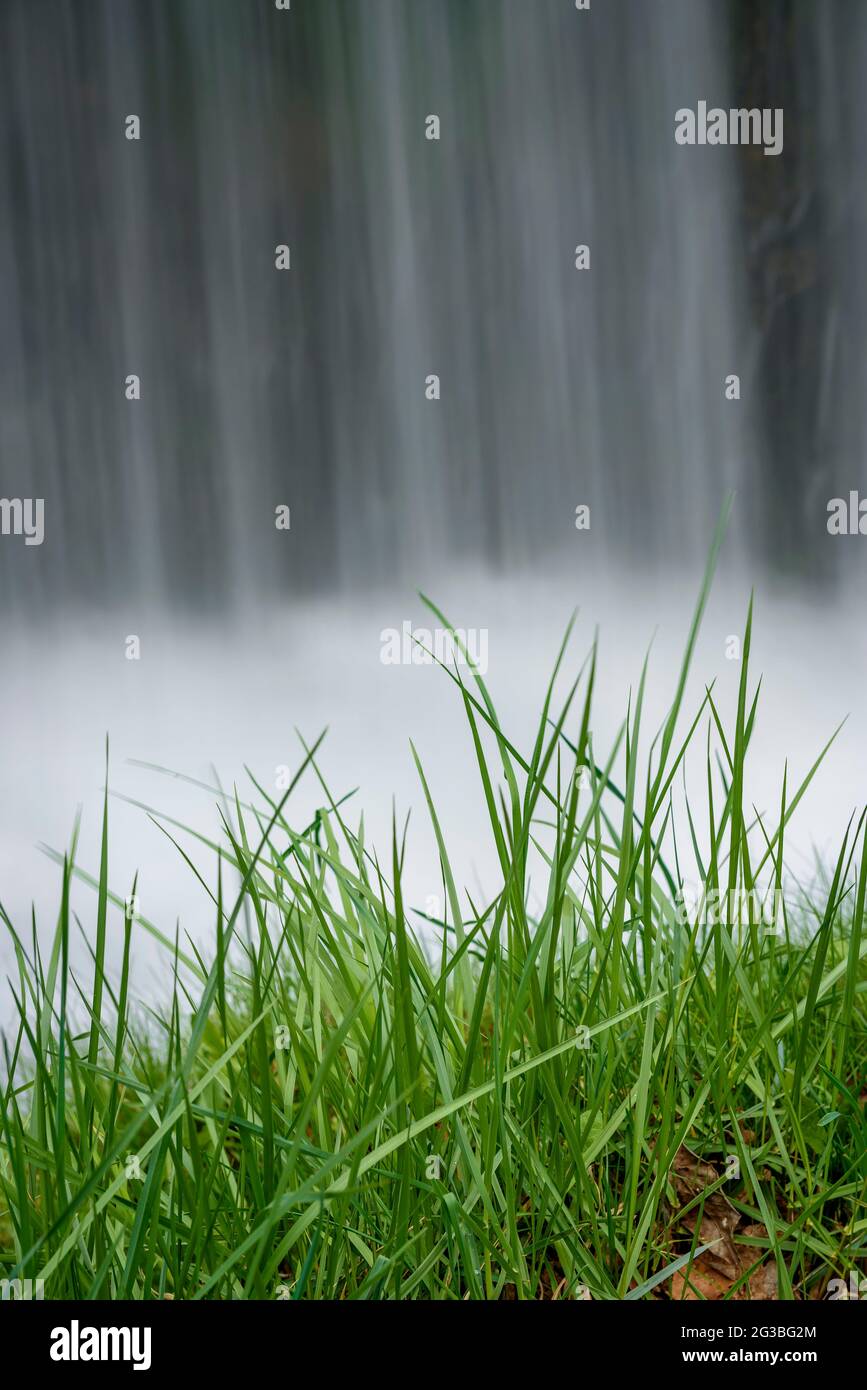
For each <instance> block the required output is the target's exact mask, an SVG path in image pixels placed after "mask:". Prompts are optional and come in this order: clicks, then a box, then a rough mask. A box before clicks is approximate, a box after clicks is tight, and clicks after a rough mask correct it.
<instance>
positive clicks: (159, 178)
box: [0, 0, 758, 608]
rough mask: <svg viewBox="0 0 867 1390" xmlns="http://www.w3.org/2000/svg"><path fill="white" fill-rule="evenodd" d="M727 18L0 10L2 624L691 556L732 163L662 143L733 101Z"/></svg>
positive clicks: (732, 194)
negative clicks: (577, 525) (72, 611)
mask: <svg viewBox="0 0 867 1390" xmlns="http://www.w3.org/2000/svg"><path fill="white" fill-rule="evenodd" d="M725 18H726V16H725V7H720V6H719V5H718V4H717V3H715V0H661V3H659V4H650V3H648V0H617V3H607V4H603V3H598V4H594V6H593V8H592V10H591V12H589V13H581V12H577V11H576V10H575V9H574V6H572V5H571V4H570V3H567V0H533V3H532V4H531V3H528V0H431V2H430V3H425V4H418V3H416V0H315V3H314V0H308V3H307V4H305V3H304V0H296V3H295V4H294V5H293V8H292V10H291V11H289V12H278V11H276V10H275V8H274V6H273V5H272V4H271V0H88V3H87V4H86V5H83V4H79V3H76V0H3V3H2V5H0V136H2V148H0V495H2V496H6V497H33V496H39V497H44V499H45V508H46V511H45V515H46V539H45V543H44V545H43V546H42V547H39V548H37V547H31V548H26V547H24V545H23V543H22V541H21V539H20V538H3V540H2V541H0V583H2V585H3V589H4V592H5V594H6V596H7V600H8V602H9V603H10V604H11V606H12V607H13V608H15V607H16V606H19V605H21V604H22V603H25V602H26V601H27V600H28V599H32V598H33V597H34V596H35V597H37V598H38V599H40V600H41V602H42V603H44V604H45V605H47V606H50V607H56V606H57V605H58V604H60V603H61V602H65V601H67V600H69V599H71V598H73V597H80V598H83V599H87V600H90V601H92V600H96V599H97V598H100V597H103V596H108V597H109V598H127V599H139V598H142V597H147V598H152V599H155V600H157V601H159V602H162V603H166V604H169V605H175V604H179V603H181V604H182V603H186V602H188V601H194V602H196V603H210V604H213V605H215V606H222V605H226V604H229V603H244V602H249V601H252V600H255V599H260V598H267V597H272V596H279V595H281V594H295V593H299V592H304V591H312V590H318V589H323V588H325V589H328V588H346V587H348V586H354V585H356V584H359V583H362V584H363V583H368V582H376V581H385V580H389V579H390V578H392V577H394V576H400V577H404V578H405V577H409V578H410V579H412V580H417V579H418V580H421V579H423V578H424V577H426V576H427V575H428V574H430V573H433V572H436V570H437V569H438V568H442V567H449V566H452V565H453V564H455V563H460V562H464V561H467V562H475V561H480V562H482V563H484V564H485V565H487V566H490V567H493V568H494V569H497V568H503V569H506V568H508V569H514V568H516V567H518V568H519V567H521V566H522V565H525V564H526V565H533V566H534V567H538V566H539V565H543V564H544V563H545V562H546V561H547V560H548V559H549V558H551V557H555V556H557V555H558V554H562V555H563V556H564V557H565V559H566V561H567V563H568V560H569V557H570V555H572V556H574V555H575V554H576V550H575V547H576V545H581V546H582V547H583V550H582V552H581V553H582V555H583V557H584V558H585V559H588V558H589V559H591V560H592V562H593V564H594V565H599V566H601V565H604V564H606V563H608V562H612V563H620V562H622V560H623V558H624V557H625V556H630V557H631V558H632V559H634V560H635V561H636V562H638V563H643V564H652V565H656V564H660V563H663V564H664V563H665V562H666V561H667V560H668V559H670V558H671V557H672V556H681V555H682V556H685V557H688V558H696V557H698V556H700V555H701V554H703V552H704V549H705V546H706V543H707V537H708V535H709V532H710V528H711V527H712V524H713V521H714V519H715V517H716V515H717V513H718V510H719V506H720V502H721V499H722V497H723V495H724V493H725V491H726V489H727V488H728V487H731V486H733V485H734V486H738V485H739V484H740V482H741V480H742V477H743V475H744V473H745V472H747V473H750V472H755V470H756V468H757V466H758V462H757V459H756V457H755V453H754V450H753V446H752V445H751V443H750V430H751V427H750V425H749V413H748V411H747V410H745V409H743V410H742V409H740V408H739V407H738V406H737V405H733V404H732V403H730V402H727V401H726V400H725V397H724V383H725V378H726V376H727V375H728V374H729V373H730V372H735V371H738V370H739V369H740V366H739V364H740V363H741V362H742V361H743V360H744V358H745V355H746V352H747V347H746V345H747V344H748V343H749V341H750V339H749V334H748V332H747V325H746V323H745V315H746V307H745V305H746V292H745V285H742V284H741V276H742V273H743V268H742V267H741V266H740V264H739V260H738V256H737V237H738V218H739V207H738V202H739V192H738V187H737V181H738V176H737V166H736V158H737V156H736V153H735V152H734V151H726V152H723V151H707V150H697V149H683V148H680V147H678V146H677V145H676V144H675V141H674V135H673V131H674V113H675V110H676V109H677V108H678V107H681V106H694V105H695V103H696V101H697V100H698V99H699V98H704V99H707V100H708V101H709V102H710V103H719V104H723V105H728V104H729V71H728V67H729V65H728V58H727V54H728V35H727V32H726V23H725ZM129 114H135V115H138V116H139V117H140V119H141V139H140V141H130V140H127V139H126V138H125V121H126V118H127V116H128V115H129ZM432 114H434V115H437V116H438V117H439V119H440V121H441V139H440V140H439V141H438V142H434V141H428V140H427V139H426V138H425V122H426V118H427V117H428V116H429V115H432ZM708 156H710V157H708ZM280 244H287V245H289V246H290V248H291V258H292V263H291V270H289V271H287V272H280V271H278V270H277V269H276V268H275V247H276V246H278V245H280ZM579 244H586V245H588V246H589V248H590V254H591V269H590V270H589V271H579V270H577V269H576V267H575V248H576V246H577V245H579ZM131 374H135V375H138V376H140V378H141V400H140V401H129V400H127V399H126V395H125V381H126V378H127V377H128V376H129V375H131ZM434 374H435V375H437V376H439V378H440V380H441V391H442V398H441V399H440V400H439V401H429V400H428V399H426V394H425V383H426V379H427V378H428V377H429V376H431V375H434ZM745 422H746V423H745ZM751 451H752V452H751ZM284 503H285V504H288V505H289V506H290V507H291V515H292V530H291V534H290V535H286V534H285V533H281V532H278V531H277V530H276V528H275V525H274V509H275V507H276V506H278V505H280V504H284ZM581 503H586V504H589V505H590V506H591V509H592V527H591V531H590V533H589V534H588V535H587V536H586V537H584V536H582V537H581V539H580V541H579V540H576V533H575V529H574V514H575V508H576V506H577V505H579V504H581Z"/></svg>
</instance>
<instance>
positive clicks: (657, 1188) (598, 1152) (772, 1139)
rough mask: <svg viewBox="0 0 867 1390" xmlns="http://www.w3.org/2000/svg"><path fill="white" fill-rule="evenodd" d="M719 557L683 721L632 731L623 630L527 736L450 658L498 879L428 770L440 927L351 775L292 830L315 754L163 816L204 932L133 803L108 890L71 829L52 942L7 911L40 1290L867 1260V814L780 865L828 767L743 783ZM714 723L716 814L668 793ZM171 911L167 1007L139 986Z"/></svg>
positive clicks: (424, 794) (652, 1276)
mask: <svg viewBox="0 0 867 1390" xmlns="http://www.w3.org/2000/svg"><path fill="white" fill-rule="evenodd" d="M710 568H712V566H711V567H709V572H708V577H707V579H706V582H705V586H704V588H703V590H702V594H701V596H700V600H699V603H698V608H697V611H696V617H695V624H694V626H693V629H692V631H691V633H690V634H689V638H688V641H687V644H686V651H685V656H684V662H683V667H682V669H681V671H680V672H679V673H676V675H675V678H674V681H673V696H672V703H671V708H670V713H669V715H668V717H667V719H666V721H665V723H664V725H663V727H662V728H661V729H658V730H651V731H650V733H649V734H648V733H647V731H645V729H644V728H643V727H642V708H643V690H644V681H643V678H642V681H641V683H640V685H639V688H638V689H637V690H636V691H635V692H634V693H633V695H632V697H631V699H630V702H629V707H628V710H627V711H626V712H625V719H624V723H623V727H622V730H621V733H620V737H619V739H618V740H617V741H616V744H615V746H614V747H613V748H611V749H608V750H607V751H606V754H605V757H604V759H600V758H599V756H598V754H597V750H595V749H594V746H593V740H592V726H593V708H594V705H593V696H594V684H595V675H596V653H595V650H591V651H590V652H589V653H588V655H587V657H586V659H585V660H584V661H583V663H582V664H581V666H580V670H579V671H578V674H577V679H576V680H575V683H574V685H573V686H572V687H571V688H570V689H569V690H568V694H567V695H566V696H565V698H563V699H562V700H561V703H560V704H559V705H555V704H554V699H553V692H554V690H555V688H560V686H561V685H562V680H563V675H564V672H565V670H566V668H567V666H568V663H569V662H570V661H571V659H572V658H571V655H570V652H569V647H568V646H567V645H566V644H564V648H563V650H562V651H561V652H560V654H559V657H558V660H557V663H556V669H555V672H554V676H553V677H552V682H551V687H550V688H549V693H548V698H547V700H546V702H545V707H544V709H543V710H542V711H541V714H540V719H539V726H538V736H537V738H536V740H535V743H534V745H533V747H532V748H526V749H524V750H521V751H519V749H518V748H516V747H515V746H514V745H513V743H512V742H511V741H510V739H509V736H508V731H507V730H505V729H503V728H501V726H500V723H499V721H498V718H497V714H496V709H495V705H494V702H493V699H492V697H491V694H490V693H489V691H488V689H487V687H486V685H485V683H484V681H483V680H482V679H481V678H478V677H476V676H474V675H473V673H472V672H467V670H466V669H465V668H464V669H463V671H462V670H461V669H460V668H455V670H453V671H451V672H448V671H444V672H443V675H442V679H451V680H452V681H454V684H455V698H456V699H459V700H461V701H462V702H463V705H464V708H465V711H466V719H467V748H468V750H469V755H470V757H471V759H472V764H473V768H474V774H473V775H475V776H477V777H478V778H479V779H481V786H482V788H483V791H484V798H485V803H486V805H487V810H488V813H489V818H490V833H491V836H492V837H493V843H494V845H495V847H496V852H497V855H498V860H499V865H500V870H501V880H502V881H501V885H500V887H499V891H498V892H497V893H496V894H495V896H494V897H493V898H492V900H491V901H488V902H484V903H480V902H476V901H474V899H473V897H471V896H470V895H469V894H467V893H465V892H462V891H461V890H460V888H459V885H457V884H456V883H455V882H454V879H453V876H452V873H451V870H450V867H449V857H448V826H441V825H440V824H439V822H438V819H437V815H436V810H435V807H434V805H433V802H432V799H431V796H430V794H429V789H428V785H427V782H426V779H425V774H424V769H423V768H422V767H421V766H420V765H419V767H418V773H419V786H420V797H421V800H422V803H423V804H424V805H426V807H427V812H428V814H429V815H430V817H431V820H432V823H433V827H434V831H435V835H436V842H437V844H438V846H439V870H440V874H439V876H440V878H441V882H442V899H441V901H442V908H441V911H439V912H438V913H433V914H432V913H430V912H428V914H427V917H428V920H427V921H426V923H424V924H423V925H422V929H421V930H420V929H419V926H420V918H421V914H419V913H418V912H415V911H413V910H412V905H410V904H408V903H406V902H405V901H404V896H403V893H402V887H401V883H402V870H403V863H404V856H405V854H406V853H407V852H408V850H407V841H406V833H405V827H399V826H398V825H397V824H395V828H394V835H393V842H392V844H391V846H390V848H389V852H388V854H387V856H385V857H379V856H378V855H377V853H376V851H375V850H374V848H373V847H371V846H369V845H368V844H367V843H366V841H365V835H364V827H363V822H361V823H358V822H357V820H353V821H352V822H350V813H349V803H345V802H344V803H341V802H339V801H338V800H337V799H336V798H334V797H332V795H331V793H330V791H329V790H328V788H327V787H326V786H325V784H324V782H323V781H322V780H321V778H320V785H321V789H322V809H321V810H320V811H319V812H318V813H317V815H316V817H315V819H314V820H313V822H312V823H311V824H308V825H306V826H303V825H302V826H295V825H293V822H292V814H291V813H292V805H293V792H294V790H295V787H296V786H297V784H298V782H299V780H300V779H301V777H302V776H303V777H307V778H309V777H318V776H319V773H318V767H317V761H316V759H317V750H318V745H314V746H312V747H310V748H309V749H306V750H305V751H304V754H303V758H302V761H301V764H300V766H299V768H298V771H297V775H296V777H295V779H294V781H293V783H292V786H290V787H289V788H288V790H287V791H286V793H285V795H282V794H281V797H280V799H279V800H277V799H276V798H275V797H273V796H271V795H269V793H268V792H267V791H266V790H265V789H263V788H262V787H261V786H259V785H258V784H256V783H253V784H252V786H253V791H252V794H251V796H250V797H249V798H245V799H243V800H242V799H241V796H240V795H239V794H236V795H235V796H234V798H225V797H221V798H220V802H219V804H220V808H221V816H222V839H221V841H220V842H219V843H217V842H216V841H211V840H209V839H208V838H206V837H204V836H201V835H194V834H193V832H187V833H182V832H181V831H179V830H175V829H174V828H173V827H171V826H169V827H168V828H169V830H170V832H171V833H172V834H175V835H177V838H178V844H179V851H180V852H183V853H184V854H186V855H189V860H190V872H191V873H192V872H198V873H199V874H200V876H201V880H202V901H203V910H204V911H207V912H208V913H209V914H210V916H211V918H212V920H213V938H212V947H211V950H210V952H209V954H208V955H207V956H205V955H204V954H202V953H200V952H199V951H198V950H197V949H196V948H195V947H194V946H192V945H191V944H190V943H189V941H188V940H186V939H185V938H184V939H180V940H177V941H171V940H166V939H165V938H164V937H159V934H158V933H157V932H156V928H155V927H154V926H153V925H152V924H150V923H147V922H145V921H144V920H143V919H142V918H141V917H140V916H139V915H138V914H137V913H136V912H135V911H132V912H128V913H126V914H125V915H124V913H123V909H124V901H125V899H126V898H127V896H128V895H129V894H130V893H132V894H133V895H134V892H135V885H130V886H128V887H121V886H118V885H111V876H110V857H109V824H108V811H107V804H106V813H105V821H104V833H103V847H102V860H101V865H100V868H99V872H98V875H95V876H94V879H93V880H92V882H93V887H94V892H93V915H92V918H91V919H90V920H89V921H86V922H78V921H77V919H75V918H74V917H73V914H72V913H71V911H70V885H71V882H72V879H73V876H74V875H76V874H81V873H82V870H81V869H80V868H79V866H78V864H77V863H76V847H75V844H74V843H73V846H72V848H71V850H70V851H69V853H68V854H67V855H66V856H65V857H63V858H62V860H61V864H62V890H61V895H60V897H61V901H60V908H59V913H58V920H57V927H56V931H55V932H54V933H53V935H52V936H51V937H50V939H49V940H48V941H47V942H46V941H45V939H44V937H42V936H41V934H39V933H37V932H36V931H35V930H32V931H27V932H24V931H22V930H21V927H20V924H18V925H15V924H13V923H12V922H10V921H9V920H8V918H7V919H6V926H7V928H8V930H9V931H10V932H12V934H13V937H14V941H15V958H16V961H17V973H16V974H15V975H14V976H13V978H11V979H10V981H9V989H10V991H11V996H12V999H13V1001H14V1008H15V1010H16V1011H17V1021H16V1022H15V1024H14V1026H13V1027H12V1028H11V1029H9V1030H8V1031H7V1034H6V1037H5V1044H4V1045H5V1067H4V1070H3V1072H2V1079H0V1102H2V1119H0V1277H5V1278H6V1279H13V1278H31V1279H43V1280H44V1281H45V1294H46V1297H48V1298H63V1297H71V1298H94V1299H98V1298H136V1299H143V1298H176V1299H181V1298H184V1299H190V1298H208V1299H229V1298H260V1299H274V1298H291V1299H302V1298H308V1299H309V1298H317V1299H323V1298H341V1299H355V1298H374V1299H378V1298H407V1299H409V1298H414V1299H467V1298H469V1299H569V1298H590V1299H618V1298H620V1299H622V1298H627V1299H642V1298H746V1297H752V1298H783V1299H791V1298H797V1299H813V1298H821V1297H827V1296H828V1295H829V1290H830V1293H831V1295H832V1296H833V1294H834V1291H835V1290H838V1289H841V1288H842V1287H843V1286H844V1285H845V1286H846V1287H847V1288H848V1287H851V1286H852V1279H853V1275H854V1276H855V1278H857V1277H858V1275H859V1274H860V1275H863V1274H864V1273H867V1268H865V1256H867V1200H865V1199H867V1158H865V1153H867V1121H865V1113H864V1108H865V1107H864V1101H865V1090H864V1088H865V1057H867V1048H865V1038H867V1019H865V992H867V968H865V963H864V957H865V953H867V939H865V938H864V935H863V932H862V925H863V916H864V904H865V890H867V856H865V854H864V845H865V822H864V818H863V817H862V818H861V820H860V821H857V822H853V824H852V825H851V826H850V830H849V833H848V834H847V836H846V839H845V842H844V843H843V844H842V845H841V847H840V851H839V856H838V858H837V860H836V861H835V862H833V863H830V864H828V865H827V872H826V873H825V874H824V875H821V874H819V875H817V878H816V880H815V881H814V882H812V883H810V884H806V885H805V884H802V883H797V882H795V880H794V879H792V877H791V876H790V875H789V874H788V873H787V871H786V861H785V844H786V830H787V826H788V823H789V820H790V818H791V816H792V814H793V813H794V812H795V811H796V808H797V805H798V802H799V800H800V798H801V796H802V795H803V793H804V792H805V791H806V788H807V785H808V783H809V781H810V778H811V777H812V773H810V774H809V775H808V777H807V778H806V780H805V782H804V783H803V784H801V785H799V786H789V785H786V784H784V785H783V787H782V788H781V794H780V803H779V807H778V809H777V813H776V814H775V815H774V817H773V818H772V819H771V820H770V821H769V820H768V819H766V818H764V817H761V816H759V815H758V813H756V812H755V811H754V809H753V808H752V807H751V806H750V805H749V803H748V800H747V797H746V793H745V782H744V775H745V765H746V763H747V758H748V753H749V749H750V744H751V741H752V738H753V729H754V724H755V716H756V700H757V696H756V691H755V688H754V685H753V682H752V680H751V676H750V670H749V651H750V622H751V619H750V618H748V620H747V625H746V631H745V634H744V642H743V656H742V663H741V682H740V693H739V701H738V708H737V714H736V717H735V719H734V723H733V726H732V727H730V728H728V729H727V728H725V727H724V723H723V720H722V718H721V717H720V715H719V712H718V710H717V707H716V704H715V702H714V696H713V691H712V690H708V691H707V692H706V694H705V697H704V699H703V700H702V701H701V703H700V705H699V707H698V708H695V709H691V710H687V709H685V708H684V692H685V686H686V678H687V673H688V671H689V666H690V662H691V658H692V652H693V646H694V642H695V636H696V632H697V630H698V624H699V622H700V620H701V616H702V612H703V608H704V602H705V598H706V594H707V584H708V582H709V577H710ZM439 620H440V621H442V622H443V624H444V626H445V625H447V624H446V622H445V619H444V618H443V617H442V615H439ZM688 748H692V750H693V752H692V756H693V757H694V756H696V749H698V750H699V753H700V756H701V757H702V758H703V759H704V760H706V763H707V804H706V805H704V804H703V806H702V811H701V813H700V815H699V813H698V811H696V812H695V813H694V812H693V810H692V809H691V808H690V807H689V805H688V804H687V803H685V801H684V800H683V799H682V798H681V799H680V800H679V802H678V803H677V805H678V806H679V809H676V801H675V793H676V792H677V790H678V787H679V779H680V778H681V775H682V771H683V766H684V759H685V756H686V751H687V749H688ZM642 750H644V751H642ZM814 770H815V769H814ZM202 855H204V857H205V859H207V860H208V861H209V862H210V863H212V864H213V872H212V873H211V874H207V873H206V872H204V871H203V870H202V869H201V868H195V867H194V859H196V858H197V859H198V861H201V857H202ZM531 874H532V877H533V885H534V888H535V890H536V892H538V891H539V886H540V882H544V892H543V900H544V903H545V906H544V910H543V911H542V912H541V913H535V914H531V913H530V911H529V910H528V906H527V904H528V900H529V896H530V895H529V892H528V887H529V879H530V875H531ZM83 876H85V877H86V875H83ZM687 889H688V890H689V891H687ZM769 904H770V908H771V910H770V911H769V910H768V905H769ZM118 908H120V915H119V914H118V912H117V909H118ZM774 908H776V909H777V910H776V913H775V912H774V910H773V909H774ZM4 915H5V914H4ZM121 921H123V922H124V923H125V925H124V926H123V927H122V926H121V925H120V924H121ZM116 924H117V925H116ZM79 928H81V929H82V930H83V931H84V935H85V937H86V939H87V941H88V942H89V944H90V947H91V958H92V960H91V968H90V969H89V970H88V971H87V972H84V976H83V977H82V975H81V973H80V972H79V973H75V972H73V971H72V969H71V967H70V964H69V954H70V939H71V934H72V933H74V932H77V931H78V929H79ZM109 929H111V930H112V931H115V930H117V931H120V930H123V931H124V954H123V965H122V968H121V969H120V970H119V971H118V970H114V971H109V970H108V968H107V966H106V937H107V932H108V931H109ZM145 931H149V932H151V933H152V934H156V935H157V936H158V939H160V940H162V941H163V944H164V947H165V951H166V958H167V961H168V962H169V964H170V966H171V969H170V970H167V971H166V978H167V987H166V1000H165V1007H164V1009H163V1010H161V1011H152V1010H145V1009H144V1008H142V1007H141V1006H140V1005H138V1004H136V1002H135V986H134V981H133V980H132V979H131V977H130V969H129V958H130V945H131V941H132V938H133V935H134V934H135V933H139V932H145ZM199 939H201V938H200V936H199ZM40 943H41V944H40ZM834 1280H839V1281H842V1282H841V1283H840V1284H835V1283H833V1282H832V1281H834Z"/></svg>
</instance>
